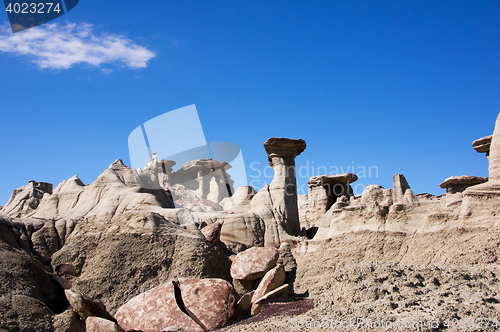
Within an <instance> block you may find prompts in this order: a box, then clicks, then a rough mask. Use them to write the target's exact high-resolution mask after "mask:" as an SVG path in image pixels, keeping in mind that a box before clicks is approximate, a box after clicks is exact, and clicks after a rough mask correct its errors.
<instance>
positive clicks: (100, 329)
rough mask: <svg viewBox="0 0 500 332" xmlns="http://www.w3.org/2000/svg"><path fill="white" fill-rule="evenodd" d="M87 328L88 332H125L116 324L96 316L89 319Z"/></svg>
mask: <svg viewBox="0 0 500 332" xmlns="http://www.w3.org/2000/svg"><path fill="white" fill-rule="evenodd" d="M85 327H86V329H85V331H86V332H125V331H124V330H123V329H122V328H121V327H120V326H118V325H117V324H116V323H115V322H112V321H110V320H107V319H104V318H101V317H94V316H90V317H89V318H87V320H86V321H85Z"/></svg>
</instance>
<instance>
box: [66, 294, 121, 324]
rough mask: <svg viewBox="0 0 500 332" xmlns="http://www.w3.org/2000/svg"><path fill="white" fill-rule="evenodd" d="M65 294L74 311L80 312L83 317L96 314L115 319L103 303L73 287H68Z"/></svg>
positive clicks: (111, 319)
mask: <svg viewBox="0 0 500 332" xmlns="http://www.w3.org/2000/svg"><path fill="white" fill-rule="evenodd" d="M64 294H65V295H66V298H67V299H68V302H69V304H70V305H71V307H72V308H73V311H75V312H76V313H78V314H79V315H80V317H82V318H83V319H87V318H88V317H90V316H96V317H101V318H104V319H107V320H110V321H114V320H115V319H114V318H113V316H111V314H110V313H109V312H108V311H107V310H106V307H105V306H104V305H103V304H102V303H99V302H96V301H94V300H92V299H91V298H89V297H88V296H85V295H83V294H81V293H79V292H76V291H74V290H71V289H66V290H65V291H64Z"/></svg>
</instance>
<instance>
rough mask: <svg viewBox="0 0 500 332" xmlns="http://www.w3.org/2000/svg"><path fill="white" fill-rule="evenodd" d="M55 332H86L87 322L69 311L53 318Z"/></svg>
mask: <svg viewBox="0 0 500 332" xmlns="http://www.w3.org/2000/svg"><path fill="white" fill-rule="evenodd" d="M53 325H54V331H55V332H86V331H85V320H84V319H83V318H82V317H80V315H78V314H77V313H76V312H74V311H73V310H72V309H68V310H66V311H64V312H63V313H61V314H58V315H55V316H54V318H53Z"/></svg>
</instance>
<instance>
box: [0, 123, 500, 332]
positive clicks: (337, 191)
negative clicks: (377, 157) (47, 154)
mask: <svg viewBox="0 0 500 332" xmlns="http://www.w3.org/2000/svg"><path fill="white" fill-rule="evenodd" d="M473 147H474V149H476V151H478V152H480V153H487V154H489V178H484V177H478V176H451V177H449V178H448V179H446V180H445V181H444V182H443V183H441V184H440V186H441V188H443V189H446V193H444V194H443V195H439V196H434V195H430V194H418V195H415V193H414V192H413V190H412V189H411V188H410V185H409V183H408V181H407V180H406V178H405V177H404V176H403V175H402V174H395V175H394V177H393V184H392V186H393V187H392V188H388V189H386V188H383V187H382V186H380V185H376V184H369V185H366V186H365V188H364V191H363V193H362V194H361V195H353V191H352V188H351V184H352V183H353V182H355V181H356V180H357V175H356V174H354V173H344V174H324V175H318V176H314V177H312V178H310V179H309V181H308V185H309V193H308V195H301V196H298V195H297V179H296V173H295V158H296V157H297V156H299V155H300V154H301V153H302V152H303V151H304V149H305V148H306V143H305V142H304V141H303V140H300V139H289V138H276V137H273V138H270V139H268V140H267V141H266V142H265V143H264V150H265V152H266V153H267V156H268V162H269V165H270V166H272V168H273V170H274V178H273V180H272V182H271V183H270V184H269V185H266V186H264V187H263V188H262V189H260V190H259V191H258V192H256V191H255V190H254V188H252V187H251V186H241V187H239V188H237V190H236V191H235V190H234V188H233V181H232V180H231V178H230V175H229V173H228V170H230V169H231V166H230V165H229V164H227V163H224V162H219V161H215V160H211V159H197V160H193V161H190V162H187V163H185V164H183V165H182V166H181V167H180V168H179V169H178V170H176V171H174V170H173V168H172V167H173V166H174V165H175V161H173V160H158V159H157V158H156V155H154V154H153V155H152V157H151V159H150V160H149V162H148V163H147V164H146V165H145V166H144V168H142V169H133V168H130V167H127V166H125V165H124V164H123V162H122V161H121V160H120V159H118V160H116V161H115V162H114V163H112V164H111V165H110V166H109V167H108V168H107V169H106V170H105V171H104V172H103V173H102V174H101V175H100V176H99V177H98V178H97V179H96V180H95V181H94V182H92V183H90V184H87V185H85V184H84V183H82V181H80V179H79V178H78V177H77V176H74V177H72V178H70V179H67V180H64V181H62V182H61V183H60V184H59V185H58V186H57V187H56V188H55V189H52V185H51V184H49V183H44V182H35V181H30V182H29V184H28V185H27V186H24V187H22V188H19V189H17V190H15V191H14V192H13V194H12V197H11V199H10V200H9V201H8V202H7V204H6V205H5V206H4V207H3V209H1V210H0V214H1V215H0V332H3V331H8V332H15V331H37V332H53V331H56V332H85V331H87V332H90V331H128V332H132V331H144V332H146V331H151V332H153V331H154V332H159V331H182V330H184V331H209V330H214V329H218V328H222V327H224V331H235V332H236V331H265V330H273V331H274V330H279V331H288V330H289V329H290V322H292V319H295V321H299V322H309V321H318V317H320V320H321V319H322V318H327V319H329V320H331V321H349V320H355V321H356V319H364V320H365V321H367V320H370V321H381V320H383V321H385V322H392V323H393V324H398V322H402V323H403V324H404V322H407V321H414V322H417V321H422V322H437V324H438V328H443V326H445V324H446V322H447V319H448V321H449V320H450V319H457V320H461V319H463V320H466V319H468V318H470V317H489V318H495V317H496V316H497V315H498V312H499V311H500V282H499V280H498V276H499V275H500V268H499V267H498V262H499V261H500V247H499V245H498V243H499V241H498V238H499V234H500V220H499V219H498V218H497V217H496V215H497V214H498V211H500V115H499V117H498V118H497V123H496V126H495V130H494V133H493V135H492V136H487V137H484V138H482V139H479V140H476V141H474V143H473ZM262 152H263V153H264V151H262ZM264 156H265V155H264V154H263V157H264ZM409 180H411V181H415V179H409ZM411 181H410V182H411ZM278 248H279V249H278ZM312 299H314V300H312ZM290 315H291V316H290ZM251 316H257V317H255V318H251ZM247 318H248V319H247ZM476 323H477V322H476ZM439 324H441V325H439ZM482 324H484V322H483V323H482ZM497 324H498V323H497ZM396 326H398V325H396ZM491 326H492V325H491V322H490V327H491ZM365 327H366V326H359V327H358V328H357V330H360V331H369V330H371V328H365ZM482 327H484V325H483V326H480V327H477V328H476V330H481V329H482ZM387 330H390V329H387Z"/></svg>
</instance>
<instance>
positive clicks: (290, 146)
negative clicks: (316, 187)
mask: <svg viewBox="0 0 500 332" xmlns="http://www.w3.org/2000/svg"><path fill="white" fill-rule="evenodd" d="M264 148H265V149H266V152H267V159H268V161H269V165H270V166H271V167H272V168H273V170H274V178H273V181H272V182H271V185H270V188H269V193H270V195H271V200H272V202H273V209H274V211H275V212H276V213H280V214H281V218H282V221H281V226H282V227H283V229H284V230H285V231H286V232H287V233H288V234H290V235H300V224H299V211H298V207H297V179H296V175H295V157H297V156H298V155H299V154H301V153H302V152H303V151H304V150H305V148H306V142H305V141H304V140H301V139H289V138H282V137H272V138H269V139H268V140H267V141H266V142H265V143H264Z"/></svg>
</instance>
